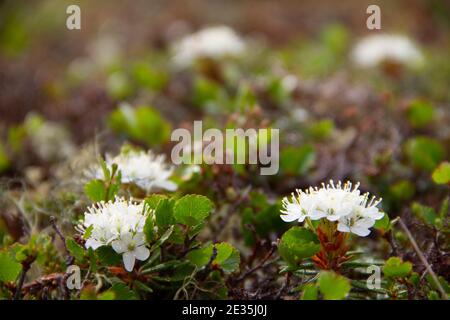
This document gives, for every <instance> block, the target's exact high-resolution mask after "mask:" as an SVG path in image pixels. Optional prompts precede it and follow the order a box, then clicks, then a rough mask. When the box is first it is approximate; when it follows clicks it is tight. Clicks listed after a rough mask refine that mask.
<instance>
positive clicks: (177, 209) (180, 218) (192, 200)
mask: <svg viewBox="0 0 450 320" xmlns="http://www.w3.org/2000/svg"><path fill="white" fill-rule="evenodd" d="M212 208H213V203H212V202H211V200H209V199H208V198H207V197H205V196H201V195H186V196H184V197H182V198H181V199H179V200H177V202H176V203H175V206H174V208H173V211H174V217H175V220H176V221H177V222H179V223H182V224H185V225H187V226H191V227H192V226H195V225H198V224H199V223H201V222H203V220H205V219H206V218H207V217H208V216H209V213H210V212H211V210H212Z"/></svg>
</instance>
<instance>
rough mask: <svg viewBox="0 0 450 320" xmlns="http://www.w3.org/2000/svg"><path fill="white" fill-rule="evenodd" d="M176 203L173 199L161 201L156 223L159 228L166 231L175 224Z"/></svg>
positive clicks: (157, 209) (157, 210) (157, 208)
mask: <svg viewBox="0 0 450 320" xmlns="http://www.w3.org/2000/svg"><path fill="white" fill-rule="evenodd" d="M173 207H174V201H173V200H172V199H160V200H159V202H158V204H157V206H156V209H155V222H156V225H157V226H158V228H161V229H162V230H165V229H166V228H167V227H168V226H170V225H172V224H173V223H174V218H173V216H174V213H173V211H174V208H173Z"/></svg>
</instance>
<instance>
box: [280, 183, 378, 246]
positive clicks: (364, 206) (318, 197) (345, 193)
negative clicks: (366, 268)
mask: <svg viewBox="0 0 450 320" xmlns="http://www.w3.org/2000/svg"><path fill="white" fill-rule="evenodd" d="M358 187H359V183H358V184H356V185H355V186H354V187H353V188H352V184H351V183H350V182H347V183H345V184H344V185H342V183H341V182H340V181H339V182H338V183H337V184H334V182H333V180H330V183H329V184H327V185H325V184H322V188H320V189H319V188H317V187H316V188H312V187H310V188H309V189H308V190H306V191H302V190H296V192H297V195H295V194H292V197H291V200H289V199H288V198H287V197H285V198H284V199H283V201H282V205H283V210H281V213H282V215H281V219H283V220H284V221H286V222H292V221H295V220H297V221H299V222H303V221H304V220H305V218H309V219H311V220H319V219H322V218H326V219H327V220H329V221H332V222H333V221H337V222H338V227H337V228H338V230H339V231H341V232H352V233H354V234H357V235H359V236H363V237H364V236H367V235H368V234H369V233H370V231H369V228H371V227H372V226H373V225H374V224H375V220H378V219H381V218H382V217H383V215H384V213H383V212H380V211H379V210H378V208H377V205H378V204H379V203H380V202H381V200H375V197H372V198H371V199H370V201H369V194H368V193H366V194H363V195H361V193H360V191H359V190H358Z"/></svg>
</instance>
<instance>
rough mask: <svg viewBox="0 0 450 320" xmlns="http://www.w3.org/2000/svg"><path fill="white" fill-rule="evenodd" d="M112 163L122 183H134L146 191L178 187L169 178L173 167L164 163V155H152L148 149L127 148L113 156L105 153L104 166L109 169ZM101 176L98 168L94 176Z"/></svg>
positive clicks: (172, 189)
mask: <svg viewBox="0 0 450 320" xmlns="http://www.w3.org/2000/svg"><path fill="white" fill-rule="evenodd" d="M114 163H115V164H117V166H118V169H119V170H120V172H121V174H122V182H123V183H132V184H135V185H137V186H138V187H139V188H141V189H143V190H145V191H146V192H150V191H154V190H160V189H165V190H168V191H175V190H176V189H177V187H178V186H177V184H176V183H174V182H172V181H170V180H169V178H170V176H171V175H172V173H173V168H172V167H170V166H169V165H167V164H166V163H165V156H164V155H154V154H153V153H152V152H151V151H150V150H149V151H148V152H144V151H135V150H129V149H127V150H122V152H121V153H120V154H119V155H117V156H115V157H111V156H110V155H106V166H107V167H108V168H109V169H111V167H112V165H113V164H114ZM102 176H103V173H102V170H101V168H99V169H98V170H97V173H96V177H97V178H102Z"/></svg>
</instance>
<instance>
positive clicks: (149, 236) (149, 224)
mask: <svg viewBox="0 0 450 320" xmlns="http://www.w3.org/2000/svg"><path fill="white" fill-rule="evenodd" d="M144 235H145V239H146V240H147V243H152V242H153V241H154V240H155V238H156V230H155V222H154V216H153V214H149V215H148V216H147V219H145V225H144Z"/></svg>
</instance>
